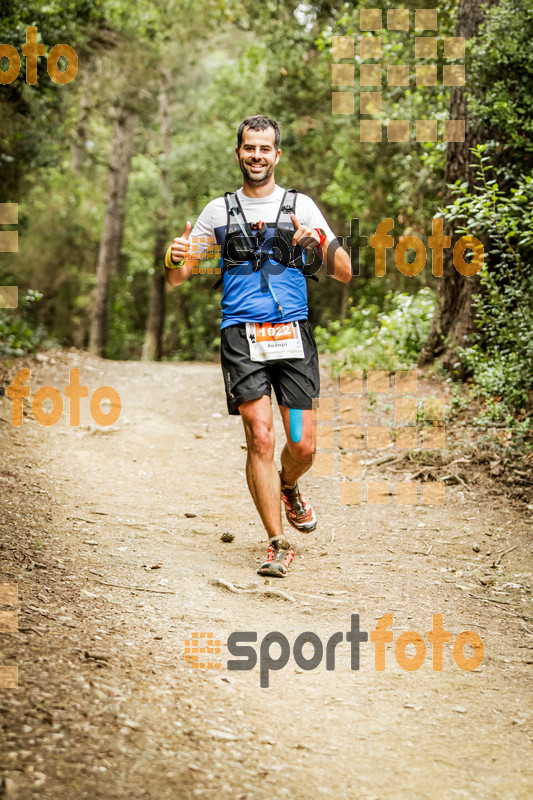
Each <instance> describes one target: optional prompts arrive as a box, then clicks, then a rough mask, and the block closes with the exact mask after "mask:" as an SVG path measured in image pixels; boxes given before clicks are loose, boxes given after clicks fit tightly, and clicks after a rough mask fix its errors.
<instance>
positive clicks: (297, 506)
mask: <svg viewBox="0 0 533 800" xmlns="http://www.w3.org/2000/svg"><path fill="white" fill-rule="evenodd" d="M280 479H281V473H280ZM281 499H282V500H283V502H284V503H285V516H286V517H287V520H288V522H289V523H290V524H291V525H292V527H293V528H296V530H297V531H302V532H303V533H311V531H314V529H315V528H316V514H315V512H314V511H313V509H312V507H311V506H310V505H309V503H308V502H307V500H304V498H303V497H302V493H301V491H300V489H299V488H298V483H296V484H295V485H294V486H293V487H292V489H291V488H289V487H288V486H286V485H285V484H284V483H283V482H282V483H281Z"/></svg>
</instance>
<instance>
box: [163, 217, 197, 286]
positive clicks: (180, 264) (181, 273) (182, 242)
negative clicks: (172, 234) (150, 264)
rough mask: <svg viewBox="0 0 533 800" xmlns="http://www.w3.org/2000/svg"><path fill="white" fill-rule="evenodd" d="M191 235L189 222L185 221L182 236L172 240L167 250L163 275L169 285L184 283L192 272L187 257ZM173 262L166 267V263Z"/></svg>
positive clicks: (190, 260)
mask: <svg viewBox="0 0 533 800" xmlns="http://www.w3.org/2000/svg"><path fill="white" fill-rule="evenodd" d="M190 235H191V223H190V222H189V221H187V224H186V225H185V230H184V231H183V236H179V237H177V238H176V239H174V240H173V242H172V244H171V245H170V247H169V248H168V250H167V255H166V257H165V275H166V278H167V281H168V282H169V284H170V285H171V286H180V284H182V283H184V282H185V281H186V280H187V278H188V277H189V275H190V274H191V272H192V268H193V264H192V259H191V258H189V253H190V249H191V245H190V242H189V237H190ZM172 262H174V263H175V265H176V266H175V267H168V266H167V264H169V263H172Z"/></svg>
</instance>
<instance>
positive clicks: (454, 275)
mask: <svg viewBox="0 0 533 800" xmlns="http://www.w3.org/2000/svg"><path fill="white" fill-rule="evenodd" d="M493 3H494V0H490V2H488V3H486V5H492V4H493ZM482 21H483V13H482V10H481V2H480V0H461V2H460V4H459V12H458V19H457V26H456V29H455V35H456V36H464V38H465V39H470V38H472V37H474V36H476V35H477V33H478V30H479V26H480V24H481V22H482ZM467 69H468V64H467ZM450 119H464V120H465V140H464V142H449V143H448V145H447V149H446V168H445V183H446V185H448V184H453V183H455V181H457V180H460V181H461V182H463V181H466V182H468V185H469V188H470V189H472V188H473V186H474V182H475V173H474V172H473V170H472V168H471V167H470V166H469V164H470V163H472V153H471V152H470V148H471V147H475V146H476V144H479V143H480V142H481V141H482V132H481V131H480V130H478V129H477V128H476V127H474V123H473V122H472V121H471V120H469V118H468V109H467V105H466V93H465V89H464V87H462V86H456V87H454V88H453V89H452V93H451V102H450ZM452 199H453V198H452V196H451V193H450V191H449V190H448V189H447V190H446V193H445V196H444V202H443V204H444V205H447V204H449V203H451V202H452ZM445 228H446V226H445ZM444 233H445V234H446V235H448V236H452V245H453V235H452V234H453V231H451V230H449V229H448V230H446V229H445V230H444ZM478 290H479V277H478V276H477V275H474V276H472V277H464V276H463V275H461V274H460V273H459V272H458V271H457V270H456V269H455V267H454V265H453V247H449V248H446V249H445V251H444V258H443V274H442V277H441V278H439V284H438V289H437V297H436V305H435V314H434V316H433V321H432V325H431V329H430V332H429V336H428V338H427V340H426V343H425V344H424V347H423V350H422V352H421V354H420V358H419V364H420V365H421V366H423V365H424V364H428V363H430V362H431V361H433V360H434V359H436V358H440V360H441V363H442V365H443V366H444V367H445V368H446V369H452V368H455V369H457V368H458V366H459V365H458V356H457V347H461V346H462V345H464V342H465V337H466V336H467V335H468V334H469V333H471V332H472V330H473V308H472V298H473V295H474V294H475V293H476V292H477V291H478Z"/></svg>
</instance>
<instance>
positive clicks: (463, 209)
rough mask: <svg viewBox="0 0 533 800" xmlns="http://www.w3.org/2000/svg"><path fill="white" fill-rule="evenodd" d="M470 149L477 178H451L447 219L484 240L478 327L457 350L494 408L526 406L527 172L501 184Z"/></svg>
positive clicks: (531, 253)
mask: <svg viewBox="0 0 533 800" xmlns="http://www.w3.org/2000/svg"><path fill="white" fill-rule="evenodd" d="M486 150H487V148H486V145H478V146H477V147H476V148H475V149H474V150H473V153H474V156H475V165H474V166H475V168H476V173H477V184H476V186H475V190H474V191H472V192H469V191H468V188H467V186H466V185H457V186H456V187H455V194H456V195H457V196H456V198H455V200H454V202H453V204H452V205H450V206H448V207H447V208H446V209H445V213H446V216H447V219H448V220H449V221H452V222H454V223H455V224H456V228H455V229H456V230H457V231H458V232H459V233H465V234H466V233H469V234H472V235H474V236H476V237H477V238H479V239H480V240H482V241H484V242H488V252H486V253H485V261H484V264H483V268H482V270H481V272H480V276H481V287H482V291H481V292H480V293H479V294H478V295H477V296H476V297H475V299H474V303H475V312H476V326H477V331H476V332H475V334H474V335H473V336H472V337H471V341H470V342H469V346H468V347H466V348H464V349H463V350H462V355H463V357H464V358H465V360H466V363H467V364H468V366H469V367H470V369H471V371H472V374H473V377H474V380H475V383H476V386H477V387H478V390H479V393H480V394H481V395H483V396H484V397H486V398H490V399H492V411H491V413H492V414H493V415H494V413H495V412H496V411H498V413H500V415H504V416H505V414H507V413H508V412H509V411H510V410H514V411H515V412H516V411H519V410H520V409H521V408H523V407H529V408H530V407H531V405H532V401H533V393H532V387H533V273H532V271H531V263H532V261H533V176H532V175H521V176H520V177H519V178H517V180H516V182H515V185H514V186H511V187H509V188H506V189H502V188H501V183H499V180H500V179H501V173H502V170H495V169H494V168H493V167H492V166H491V165H490V161H489V157H488V156H487V155H484V153H485V152H486Z"/></svg>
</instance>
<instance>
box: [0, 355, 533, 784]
mask: <svg viewBox="0 0 533 800" xmlns="http://www.w3.org/2000/svg"><path fill="white" fill-rule="evenodd" d="M52 361H53V362H54V363H52V362H51V361H48V362H45V363H39V364H36V363H35V362H32V376H31V387H32V394H33V393H35V391H36V390H37V388H38V387H39V386H41V385H44V384H51V385H53V386H56V387H58V388H59V389H60V391H61V392H62V393H64V386H65V385H66V384H67V382H68V374H69V368H71V367H80V368H81V378H82V383H84V384H88V386H89V393H92V391H94V389H95V388H97V387H98V386H100V385H110V386H113V387H114V388H115V389H116V390H117V391H118V392H119V394H120V397H121V399H122V413H121V416H120V418H119V420H118V422H117V423H116V424H115V425H113V426H112V427H110V428H108V429H104V428H101V427H99V426H98V425H95V424H94V422H93V420H92V419H91V416H90V414H89V409H88V405H89V404H88V402H87V401H86V400H85V401H82V408H83V412H82V419H81V425H80V426H79V427H71V426H70V425H69V424H68V410H67V409H68V405H67V404H65V413H64V415H63V418H62V419H61V420H60V421H59V422H58V423H57V424H56V425H54V426H53V427H49V428H45V427H43V426H41V425H39V424H38V423H37V422H36V421H35V419H34V418H33V416H32V413H31V410H30V407H29V404H28V407H27V412H26V415H25V417H24V422H23V425H22V427H20V428H15V427H13V426H12V425H11V424H10V422H9V421H5V420H9V419H10V403H9V401H8V400H7V399H3V400H0V416H1V417H3V418H4V421H1V422H0V435H1V441H0V458H1V462H0V496H1V511H2V513H1V517H0V532H1V548H2V549H1V550H0V553H1V559H2V560H1V563H0V584H9V585H10V586H11V587H12V586H13V585H14V584H16V586H17V587H18V596H19V605H18V626H19V632H17V633H15V632H11V633H2V634H1V635H0V648H1V658H0V664H2V665H4V666H6V665H7V666H13V665H16V666H17V667H18V684H19V685H18V688H13V689H0V770H1V771H0V775H2V776H3V783H2V788H1V789H0V797H5V798H9V799H11V798H17V800H20V799H25V798H37V797H38V798H43V800H63V799H64V800H67V799H68V800H70V799H71V798H91V800H97V799H98V798H106V799H107V798H109V799H110V798H153V799H154V800H166V798H169V799H170V798H173V800H175V798H186V799H187V798H206V800H207V799H209V800H211V798H213V799H214V798H230V797H232V798H238V799H240V800H244V798H250V799H251V798H268V799H269V800H270V798H272V797H273V796H276V797H282V798H284V797H286V798H291V799H293V800H315V798H321V797H326V796H330V797H334V798H343V799H344V798H349V799H350V800H355V798H363V799H364V800H370V799H371V798H374V799H375V800H378V798H379V800H389V799H392V798H417V799H418V798H420V799H422V798H424V800H425V798H437V799H438V800H440V798H442V799H443V800H444V799H446V800H455V798H476V799H477V798H495V799H496V798H497V799H498V800H522V799H524V800H525V798H530V797H531V796H532V795H533V762H532V759H531V754H532V750H531V742H532V738H533V703H532V690H531V669H532V664H533V655H532V651H531V645H532V643H533V608H532V596H531V585H532V574H533V567H532V536H531V534H532V527H531V514H529V513H528V511H527V509H526V508H525V506H523V505H522V506H519V505H516V506H513V505H511V504H510V502H509V500H508V499H506V497H505V496H504V495H503V494H502V493H501V492H500V491H499V490H498V489H497V488H496V487H495V484H494V483H493V482H487V481H484V480H481V479H479V480H477V479H476V476H475V475H469V476H468V479H467V480H466V481H463V480H462V479H461V480H459V482H457V483H456V484H455V485H451V484H450V485H448V486H447V490H446V491H447V494H446V502H445V503H444V504H443V505H417V506H415V505H396V504H394V503H393V502H391V503H388V504H378V503H368V502H363V503H362V504H361V505H341V503H340V501H339V483H338V480H335V479H333V478H329V477H316V476H315V475H312V474H308V475H307V476H305V478H304V479H302V481H301V486H302V489H303V490H304V491H305V493H306V494H307V496H308V497H309V499H310V500H312V502H313V505H314V507H315V510H316V513H317V516H318V519H319V526H318V528H317V530H316V531H315V532H314V533H313V534H309V535H303V534H299V533H297V532H296V531H293V530H292V528H290V527H289V526H288V525H287V524H286V534H287V538H289V540H290V541H291V543H292V544H294V546H295V550H296V556H295V560H294V562H293V566H292V568H291V572H290V575H289V576H288V577H287V578H286V579H284V580H275V579H270V580H265V579H264V578H261V577H260V576H258V575H257V574H256V569H257V566H258V565H259V564H260V563H261V561H262V560H263V558H264V556H265V555H266V543H265V538H264V534H263V531H262V528H261V524H260V522H259V518H258V516H257V514H256V512H255V509H254V507H253V504H252V500H251V498H250V496H249V494H248V490H247V487H246V482H245V478H244V468H245V459H246V452H245V448H244V434H243V431H242V425H241V422H240V419H239V418H238V417H228V416H227V414H226V409H225V400H224V394H223V387H222V379H221V375H220V368H219V367H218V366H217V365H212V364H172V363H163V364H153V363H133V362H110V361H101V360H98V359H95V358H91V357H88V356H86V355H83V354H80V353H79V352H64V353H60V354H56V357H55V358H53V359H52ZM8 373H9V377H10V378H11V377H12V373H13V369H10V370H8ZM336 391H337V390H336V388H335V386H334V385H333V384H332V383H331V382H328V380H327V376H325V381H324V389H323V397H333V396H334V395H335V392H336ZM419 392H420V396H424V394H425V395H427V394H428V393H430V394H433V395H435V394H437V395H438V394H439V393H440V395H441V396H444V389H443V388H442V386H441V385H440V384H437V383H435V382H433V383H432V384H428V383H427V382H424V381H419ZM391 402H392V401H391V399H390V398H388V397H387V396H386V395H383V396H380V397H378V398H377V400H375V402H373V404H372V408H371V409H370V411H369V413H371V414H373V418H374V420H376V421H377V422H378V424H379V420H380V419H382V418H385V416H387V419H388V418H389V417H390V413H389V411H388V409H390V403H391ZM275 414H276V419H277V423H276V425H277V434H278V441H279V442H281V441H282V439H281V435H282V426H281V421H280V418H279V413H278V412H277V409H276V411H275ZM448 439H449V441H448V447H449V454H450V457H451V455H455V457H460V450H459V449H457V448H460V445H461V442H460V441H457V440H456V441H453V437H452V440H450V436H449V437H448ZM278 451H279V447H278ZM457 454H458V455H457ZM371 455H372V454H369V453H365V452H363V458H366V457H368V459H367V460H375V459H374V458H373V457H370V456H371ZM375 455H376V454H375V453H374V454H373V456H375ZM378 455H379V453H378ZM366 470H367V472H366V478H367V480H388V479H390V478H391V476H393V477H394V480H397V479H398V476H399V477H400V478H401V477H402V473H394V474H393V472H392V469H391V467H390V465H388V464H387V463H383V464H381V465H378V464H374V465H372V464H369V465H368V466H367V468H366ZM403 477H404V478H405V473H403ZM390 499H391V501H392V498H390ZM225 532H230V533H233V534H234V535H235V539H234V541H233V542H232V543H223V542H222V541H221V538H220V537H221V535H222V534H223V533H225ZM511 548H513V549H511ZM507 551H509V552H507ZM218 581H225V582H226V583H227V584H229V586H225V585H224V584H223V583H219V582H218ZM217 582H218V583H217ZM232 590H233V591H232ZM280 592H281V593H282V594H280ZM6 598H7V599H9V596H7V595H5V594H4V597H3V599H4V600H5V599H6ZM10 608H11V611H12V610H13V605H11V607H10V606H9V605H7V604H5V603H4V604H3V605H1V606H0V609H3V611H4V612H6V611H7V612H9V610H10ZM355 614H358V615H359V616H360V625H361V630H363V631H368V632H372V631H373V630H374V628H375V627H376V623H377V621H378V620H379V618H380V617H382V616H383V615H384V614H392V615H393V624H392V628H391V630H392V632H393V635H394V641H393V642H392V643H387V644H386V650H385V652H386V658H385V669H384V670H383V671H376V669H375V661H374V659H375V645H374V643H373V642H372V641H368V642H362V643H361V657H360V668H359V669H358V670H355V669H351V650H350V644H349V643H348V642H347V641H346V632H347V631H349V629H350V624H351V616H352V615H355ZM433 614H442V617H443V624H444V628H445V629H446V630H448V631H450V632H451V641H450V642H449V643H446V644H445V645H444V648H443V668H442V670H440V671H438V670H434V669H433V665H432V646H431V644H430V643H429V641H428V631H430V630H431V628H432V615H433ZM0 619H2V617H1V612H0ZM3 619H4V630H5V626H6V625H8V623H7V622H6V617H5V616H4V618H3ZM469 630H470V631H474V632H475V633H477V635H478V636H479V637H480V638H481V640H482V642H483V645H484V657H483V661H482V663H481V666H479V667H478V668H477V669H475V670H474V671H465V670H462V669H460V668H459V667H458V666H457V664H456V663H455V660H454V655H453V652H452V648H453V642H454V641H455V639H456V638H457V636H458V635H459V634H460V633H461V632H462V631H469ZM236 631H248V632H256V633H257V641H256V643H255V644H252V645H251V647H252V648H253V650H254V652H255V653H256V654H257V655H258V662H259V661H261V654H263V659H262V660H263V665H264V664H265V656H266V652H267V643H265V642H264V641H263V640H264V637H265V636H266V635H267V634H269V633H270V632H279V633H281V634H283V635H284V636H285V637H286V639H287V641H288V642H289V645H290V656H289V658H288V661H287V664H286V666H284V667H283V668H282V669H279V670H276V671H274V670H272V671H270V673H269V676H268V679H269V686H268V688H261V686H260V670H259V663H258V665H257V666H256V667H255V668H254V669H250V670H247V671H244V670H243V671H234V670H229V669H228V668H227V662H228V660H229V659H231V658H232V656H231V655H230V654H229V653H228V650H227V647H226V643H227V640H228V637H229V636H230V634H231V633H232V632H236ZM306 631H310V632H314V633H315V634H318V636H319V637H320V639H321V641H322V642H323V644H324V648H325V645H326V642H327V640H328V639H329V637H330V636H331V635H332V634H333V633H335V632H339V631H340V632H342V633H343V634H344V637H343V641H341V642H340V643H339V644H338V645H337V647H336V661H335V668H334V669H333V670H327V669H326V663H325V655H324V659H323V660H322V663H321V664H320V665H319V666H318V667H316V668H315V669H313V670H306V669H302V668H301V666H298V664H297V661H296V660H295V658H294V651H293V645H294V643H295V640H296V639H297V637H298V636H299V635H300V634H302V633H304V632H306ZM407 631H416V632H418V633H419V634H420V635H421V636H422V637H423V639H424V642H425V646H426V648H427V653H426V658H425V661H424V662H423V663H422V665H421V666H420V667H419V668H418V669H416V670H413V671H408V670H406V669H403V668H402V667H401V666H400V664H399V663H398V661H397V658H396V656H395V648H396V643H397V641H398V638H399V637H400V635H401V634H402V633H405V632H407ZM195 633H212V634H213V635H214V639H215V640H219V641H220V642H221V654H220V655H218V654H211V655H206V656H205V658H206V659H211V663H215V662H217V663H220V664H221V667H220V668H218V669H217V668H211V669H207V668H199V669H194V668H192V666H191V662H190V661H189V660H187V659H186V655H187V653H186V643H187V642H188V641H189V642H190V641H193V639H194V634H195ZM420 647H421V646H420ZM279 652H280V649H279V647H278V646H277V645H275V644H272V645H271V647H270V653H271V656H272V658H273V659H275V658H277V657H278V655H279ZM464 653H465V656H470V654H471V653H472V649H471V648H470V647H469V646H467V647H466V648H465V650H464ZM302 654H303V657H304V658H308V657H310V656H311V655H312V646H311V645H310V644H307V645H305V647H304V648H303V650H302ZM406 654H407V656H408V657H412V656H413V654H414V647H413V646H412V645H411V646H410V647H408V648H407V651H406ZM400 657H401V653H400ZM263 674H264V675H266V670H263Z"/></svg>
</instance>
